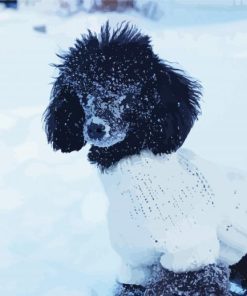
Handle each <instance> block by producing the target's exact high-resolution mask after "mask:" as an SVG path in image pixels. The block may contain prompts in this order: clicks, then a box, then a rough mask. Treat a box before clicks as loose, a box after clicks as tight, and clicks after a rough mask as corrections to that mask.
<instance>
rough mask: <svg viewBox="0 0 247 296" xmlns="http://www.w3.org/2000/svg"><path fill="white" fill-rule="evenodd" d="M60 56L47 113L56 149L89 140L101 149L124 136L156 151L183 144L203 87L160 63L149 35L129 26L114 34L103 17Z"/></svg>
mask: <svg viewBox="0 0 247 296" xmlns="http://www.w3.org/2000/svg"><path fill="white" fill-rule="evenodd" d="M61 58H62V59H63V63H62V64H61V65H58V66H57V67H58V68H59V71H60V74H59V76H58V78H57V80H56V81H55V83H54V87H53V90H52V95H51V102H50V105H49V106H48V108H47V110H46V112H45V123H46V132H47V136H48V141H49V142H51V143H52V145H53V148H54V149H55V150H58V149H60V150H61V151H62V152H70V151H73V150H79V149H81V148H82V147H83V146H84V145H85V144H86V142H88V143H90V144H91V145H92V146H93V147H98V148H102V149H104V151H106V149H110V148H111V147H114V146H116V145H119V144H121V143H125V142H126V141H128V139H132V142H133V143H132V144H133V145H134V146H138V147H137V148H138V149H139V150H140V149H141V148H142V149H145V148H148V149H150V150H152V151H153V152H154V153H161V152H165V153H170V152H172V151H175V150H176V149H178V148H179V147H180V146H181V145H182V143H183V142H184V140H185V138H186V137H187V135H188V133H189V131H190V129H191V127H192V126H193V123H194V121H195V119H196V118H197V115H198V113H199V103H198V100H199V97H200V85H199V84H198V83H197V82H196V81H193V80H192V79H189V78H188V77H186V75H185V74H184V73H183V72H182V71H179V70H176V69H173V68H172V67H171V66H169V65H168V64H167V63H165V62H163V61H161V60H160V59H159V58H158V56H157V55H155V54H154V53H153V51H152V47H151V45H150V38H149V37H148V36H146V35H142V34H141V33H140V32H139V31H138V30H137V29H136V28H134V27H132V26H129V25H128V24H122V25H120V26H119V27H117V28H116V30H113V31H112V32H111V30H110V27H109V24H108V23H107V24H106V25H105V26H103V27H102V28H101V33H100V35H99V36H97V35H95V34H92V33H91V32H90V31H89V33H88V35H84V36H82V38H81V39H80V40H77V41H76V44H75V46H74V47H73V48H70V50H69V52H68V53H67V54H65V55H64V56H62V57H61ZM128 144H129V146H130V145H131V143H128Z"/></svg>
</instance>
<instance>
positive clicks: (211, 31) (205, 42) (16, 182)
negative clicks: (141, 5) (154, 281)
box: [0, 9, 247, 296]
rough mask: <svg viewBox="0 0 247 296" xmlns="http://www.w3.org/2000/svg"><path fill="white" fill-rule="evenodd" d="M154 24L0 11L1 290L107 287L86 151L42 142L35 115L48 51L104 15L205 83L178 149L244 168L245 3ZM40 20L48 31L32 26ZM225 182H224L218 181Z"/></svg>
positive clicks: (114, 262)
mask: <svg viewBox="0 0 247 296" xmlns="http://www.w3.org/2000/svg"><path fill="white" fill-rule="evenodd" d="M169 13H170V15H169V16H168V15H165V16H164V17H163V19H161V20H159V21H158V22H155V21H152V20H148V19H146V18H143V17H141V16H139V15H137V14H135V13H131V14H115V13H113V14H102V15H101V14H89V15H87V14H84V13H81V14H78V15H75V16H73V17H72V18H70V19H59V18H57V17H52V16H46V17H45V16H44V15H38V14H33V13H31V12H25V11H24V12H22V13H18V14H17V13H15V12H12V11H0V42H1V46H0V65H1V66H0V67H1V68H0V151H1V152H0V234H1V235H0V295H5V296H31V295H32V296H33V295H35V296H89V295H93V296H96V295H99V296H108V295H110V294H111V293H110V291H111V287H112V285H113V283H114V278H115V273H116V270H117V267H118V263H119V259H118V256H117V255H116V254H115V253H114V251H113V250H112V249H111V247H110V242H109V238H108V232H107V225H106V219H105V214H106V208H107V200H106V197H105V195H104V193H103V191H102V187H101V185H100V183H99V181H98V179H97V172H96V170H95V168H94V167H92V166H90V165H89V164H88V163H87V161H86V151H82V152H79V153H72V154H69V155H64V154H61V153H59V152H57V153H54V152H53V151H52V149H51V148H50V147H49V146H48V145H47V143H46V138H45V134H44V131H43V129H42V121H41V117H42V113H43V111H44V109H45V107H46V105H47V103H48V99H49V92H50V89H51V84H50V83H51V82H52V77H54V76H55V75H56V72H55V70H54V69H53V68H52V67H50V65H49V64H50V63H54V62H57V61H58V59H57V57H56V56H55V53H56V52H61V51H62V50H64V49H66V48H67V47H68V46H69V45H72V44H73V40H74V38H75V37H78V36H79V35H80V34H81V33H84V32H86V29H87V28H90V29H91V30H98V29H99V27H100V25H101V24H102V23H104V22H105V20H107V19H110V21H111V23H112V24H115V23H117V22H120V21H122V20H129V21H131V22H132V23H134V24H136V25H138V27H140V28H141V29H142V31H143V32H145V33H148V34H150V35H151V36H152V38H153V45H154V50H155V51H156V52H157V53H159V54H160V56H161V57H163V58H164V59H167V60H169V61H172V62H175V63H178V64H177V65H178V66H179V67H180V65H181V67H182V68H184V69H186V70H187V72H188V73H189V74H190V75H191V76H194V77H196V78H198V79H199V80H200V81H201V82H202V84H203V86H204V97H203V105H202V111H203V112H202V116H201V117H200V120H199V121H198V122H197V123H196V125H195V127H194V129H193V130H192V132H191V134H190V136H189V137H188V139H187V141H186V143H185V147H188V148H190V149H193V150H194V151H195V152H196V153H198V154H200V155H201V156H203V157H204V158H206V159H209V160H212V161H215V162H218V163H222V164H224V165H228V166H233V167H237V168H240V169H246V168H247V153H246V152H247V139H246V126H247V116H246V110H247V100H246V69H247V11H246V10H239V9H236V10H233V9H232V10H224V11H221V10H216V9H215V10H210V9H208V10H202V9H200V11H198V10H197V12H195V11H194V12H191V13H190V14H188V13H186V10H179V11H176V10H172V9H171V10H170V12H169ZM42 24H46V25H47V34H42V33H37V32H35V31H33V30H32V26H33V25H42ZM222 186H224V184H222Z"/></svg>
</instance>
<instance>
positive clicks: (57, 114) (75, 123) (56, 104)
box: [44, 75, 86, 152]
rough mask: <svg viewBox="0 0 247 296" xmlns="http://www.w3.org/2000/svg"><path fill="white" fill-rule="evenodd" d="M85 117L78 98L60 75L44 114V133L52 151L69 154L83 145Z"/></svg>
mask: <svg viewBox="0 0 247 296" xmlns="http://www.w3.org/2000/svg"><path fill="white" fill-rule="evenodd" d="M84 120H85V115H84V111H83V108H82V106H81V105H80V102H79V98H78V97H77V96H76V94H75V93H74V92H73V90H72V88H71V86H69V85H66V83H64V79H63V77H62V75H60V76H59V77H58V78H57V80H56V81H55V83H54V85H53V89H52V92H51V101H50V104H49V106H48V108H47V109H46V111H45V113H44V122H45V131H46V134H47V139H48V142H49V143H51V144H52V146H53V149H54V150H61V151H62V152H71V151H74V150H80V149H81V148H82V147H83V146H84V145H85V144H86V142H85V140H84V137H83V124H84Z"/></svg>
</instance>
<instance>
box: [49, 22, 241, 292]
mask: <svg viewBox="0 0 247 296" xmlns="http://www.w3.org/2000/svg"><path fill="white" fill-rule="evenodd" d="M60 58H61V59H62V62H61V64H59V65H56V66H57V68H58V69H59V76H58V77H57V79H56V81H55V82H54V85H53V89H52V93H51V100H50V103H49V106H48V107H47V109H46V111H45V113H44V121H45V130H46V134H47V138H48V142H49V143H51V145H52V147H53V149H54V150H61V151H62V152H65V153H69V152H72V151H78V150H80V149H81V148H82V147H83V146H85V145H86V143H88V144H90V145H91V148H90V151H89V153H88V159H89V161H90V162H91V163H92V164H95V165H97V166H98V168H99V172H100V178H101V179H102V182H103V185H104V188H105V191H106V193H107V195H108V197H109V200H110V206H109V211H108V220H109V229H110V238H111V242H112V245H113V247H114V249H115V250H116V251H117V252H118V254H119V255H120V257H121V259H122V262H123V263H122V267H121V269H120V273H119V275H118V283H119V285H118V287H117V288H116V291H115V295H121V296H123V295H136V296H137V295H200V296H201V295H230V294H229V273H230V271H231V276H230V278H231V280H235V281H237V280H238V281H239V280H240V281H242V284H243V285H245V284H246V280H247V257H246V253H247V227H246V225H247V196H245V195H246V175H245V174H242V173H241V172H238V171H231V170H226V169H222V168H219V167H217V166H216V165H214V164H211V163H209V162H207V161H205V160H203V159H201V158H199V157H198V156H197V155H196V154H194V153H193V152H191V151H188V150H185V149H183V148H181V146H182V145H183V143H184V141H185V139H186V137H187V135H188V134H189V132H190V130H191V128H192V127H193V125H194V122H195V120H197V119H198V116H199V114H200V112H201V110H200V97H201V85H200V83H199V82H198V81H196V80H195V79H192V78H190V77H188V76H187V75H186V74H185V72H183V71H182V70H179V69H175V68H173V67H172V66H171V65H170V64H169V63H168V62H165V61H163V60H161V59H160V58H159V57H158V55H156V54H155V53H154V52H153V50H152V46H151V41H150V37H149V36H147V35H145V34H142V33H141V32H140V31H139V30H138V29H137V28H135V27H134V26H131V25H129V24H128V23H122V24H120V25H118V26H117V27H116V29H115V30H111V28H110V26H109V23H108V22H107V23H106V24H105V25H104V26H102V27H101V31H100V34H99V35H97V34H94V33H92V32H91V31H89V32H88V34H87V35H83V36H82V37H81V39H78V40H76V43H75V45H74V47H71V48H70V49H69V51H68V52H67V53H65V54H64V55H60ZM229 266H230V270H229ZM131 293H132V294H131ZM152 293H153V294H152Z"/></svg>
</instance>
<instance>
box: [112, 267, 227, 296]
mask: <svg viewBox="0 0 247 296" xmlns="http://www.w3.org/2000/svg"><path fill="white" fill-rule="evenodd" d="M153 274H154V276H153V277H151V279H150V282H149V283H147V285H146V286H145V287H142V286H136V285H125V284H124V285H121V284H120V285H119V286H118V288H117V289H116V291H115V294H114V295H115V296H132V295H133V296H178V295H180V296H210V295H211V296H230V295H231V294H230V292H229V280H228V279H229V268H228V267H227V266H225V265H215V264H210V265H208V266H205V267H204V268H202V269H201V270H198V271H189V272H185V273H174V272H172V271H169V270H167V269H164V268H163V267H162V266H161V265H155V266H153Z"/></svg>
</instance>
